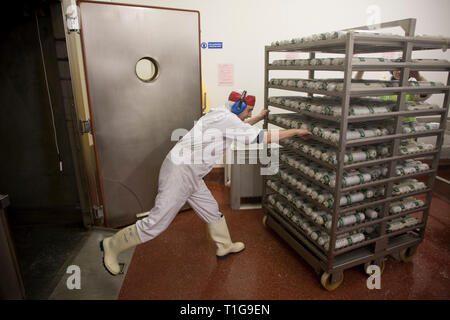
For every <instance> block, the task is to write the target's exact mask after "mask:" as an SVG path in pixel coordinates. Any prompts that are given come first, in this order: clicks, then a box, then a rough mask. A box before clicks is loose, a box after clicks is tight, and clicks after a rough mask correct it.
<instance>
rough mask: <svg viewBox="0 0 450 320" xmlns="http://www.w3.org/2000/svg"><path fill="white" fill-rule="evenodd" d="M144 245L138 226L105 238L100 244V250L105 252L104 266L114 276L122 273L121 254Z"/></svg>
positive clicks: (134, 225)
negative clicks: (141, 244) (119, 260)
mask: <svg viewBox="0 0 450 320" xmlns="http://www.w3.org/2000/svg"><path fill="white" fill-rule="evenodd" d="M140 243H142V242H141V239H140V238H139V235H138V232H137V229H136V224H133V225H131V226H128V227H126V228H123V229H121V230H119V231H118V232H117V233H116V234H115V235H113V236H112V237H109V238H105V239H103V240H102V241H101V242H100V249H101V250H102V251H103V265H104V266H105V268H106V270H107V271H108V272H109V273H110V274H112V275H113V276H115V275H118V274H119V273H120V272H121V268H120V265H119V262H118V257H119V254H120V253H121V252H122V251H125V250H127V249H130V248H132V247H134V246H137V245H138V244H140Z"/></svg>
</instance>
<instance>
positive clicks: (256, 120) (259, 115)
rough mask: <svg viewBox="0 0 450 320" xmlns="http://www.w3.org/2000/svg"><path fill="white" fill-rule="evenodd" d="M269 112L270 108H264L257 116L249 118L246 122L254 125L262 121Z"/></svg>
mask: <svg viewBox="0 0 450 320" xmlns="http://www.w3.org/2000/svg"><path fill="white" fill-rule="evenodd" d="M268 113H269V110H267V109H264V110H263V111H261V112H260V113H259V114H258V115H257V116H255V117H253V118H250V119H247V120H245V121H244V122H245V123H248V124H250V125H254V124H255V123H258V122H259V121H261V120H262V119H264V117H265V115H266V114H268Z"/></svg>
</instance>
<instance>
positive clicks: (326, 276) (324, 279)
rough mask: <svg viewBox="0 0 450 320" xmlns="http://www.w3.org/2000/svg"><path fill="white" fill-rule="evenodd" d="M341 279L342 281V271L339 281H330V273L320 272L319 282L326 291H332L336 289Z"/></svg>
mask: <svg viewBox="0 0 450 320" xmlns="http://www.w3.org/2000/svg"><path fill="white" fill-rule="evenodd" d="M343 281H344V274H343V273H341V278H340V279H339V281H337V282H335V283H331V273H328V272H324V273H323V274H322V276H321V277H320V283H321V284H322V286H323V287H324V288H325V289H327V290H328V291H333V290H335V289H337V287H339V286H340V285H341V283H342V282H343Z"/></svg>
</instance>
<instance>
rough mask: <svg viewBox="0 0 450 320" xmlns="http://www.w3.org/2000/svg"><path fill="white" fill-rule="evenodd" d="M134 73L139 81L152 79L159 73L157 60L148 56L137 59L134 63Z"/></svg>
mask: <svg viewBox="0 0 450 320" xmlns="http://www.w3.org/2000/svg"><path fill="white" fill-rule="evenodd" d="M136 75H137V77H138V78H139V79H140V80H141V81H144V82H151V81H154V80H155V79H156V78H157V77H158V75H159V65H158V62H157V61H156V60H155V59H153V58H150V57H144V58H141V59H139V61H138V62H137V63H136Z"/></svg>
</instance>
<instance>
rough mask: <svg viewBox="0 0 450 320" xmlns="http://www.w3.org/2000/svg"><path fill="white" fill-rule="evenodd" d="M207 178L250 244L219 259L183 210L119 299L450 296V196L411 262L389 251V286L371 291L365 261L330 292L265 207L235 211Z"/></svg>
mask: <svg viewBox="0 0 450 320" xmlns="http://www.w3.org/2000/svg"><path fill="white" fill-rule="evenodd" d="M207 184H208V187H209V188H210V189H211V192H212V193H213V195H214V197H215V198H216V200H217V201H218V203H219V206H220V209H221V212H222V213H223V214H224V215H225V217H226V219H227V223H228V226H229V229H230V233H231V237H232V239H233V240H234V241H243V242H244V243H245V244H246V249H245V250H244V251H243V252H241V253H240V254H236V255H230V256H229V257H227V258H226V259H223V260H218V259H217V258H216V257H215V248H214V246H213V243H212V242H211V241H210V239H209V238H208V236H207V233H206V225H205V223H204V222H203V221H202V220H201V219H200V218H199V217H198V216H197V215H196V214H195V213H194V212H193V211H192V210H189V211H185V212H182V213H180V214H179V215H178V216H177V217H176V218H175V219H174V221H173V222H172V224H171V225H170V226H169V228H168V229H167V230H166V231H165V232H163V233H162V234H161V235H160V236H158V237H157V238H155V239H154V240H152V241H149V242H147V243H145V244H142V245H139V246H138V247H137V248H136V250H135V253H134V256H133V259H132V262H131V264H130V266H129V269H128V273H127V275H126V278H125V280H124V283H123V286H122V289H121V292H120V295H119V299H160V300H179V299H186V300H203V299H208V300H216V299H217V300H219V299H224V300H241V299H248V300H264V299H266V300H300V299H390V300H395V299H450V202H448V200H445V199H442V198H439V197H437V196H435V197H434V198H433V202H432V205H431V213H430V216H429V218H428V224H427V230H426V234H425V239H424V241H423V242H422V244H421V245H420V246H419V248H418V251H417V255H416V256H415V258H414V259H413V261H412V262H411V263H404V262H401V261H397V260H395V259H393V258H391V257H388V259H387V261H386V263H385V264H386V267H385V270H384V272H383V275H382V277H381V289H379V290H376V289H374V290H369V289H367V287H366V280H367V277H368V276H367V275H366V274H365V273H364V271H363V266H357V267H354V268H352V269H347V270H346V271H345V272H344V282H343V283H342V284H341V286H340V287H339V288H337V289H336V290H335V291H332V292H328V291H326V290H325V289H323V288H322V286H321V284H320V279H319V276H318V275H317V274H316V273H315V272H314V271H313V269H312V267H311V266H309V265H308V264H307V263H306V262H305V261H304V260H303V259H302V258H301V257H300V256H299V255H298V254H297V253H296V252H295V251H294V250H293V249H291V248H290V247H289V245H288V244H286V243H285V242H284V241H283V240H282V239H281V238H280V237H279V236H278V235H277V234H276V233H274V232H273V231H272V230H270V229H267V228H265V227H264V226H263V224H262V217H263V213H262V210H241V211H234V210H231V209H230V204H229V189H228V188H227V187H225V186H223V185H222V184H221V183H220V182H218V181H209V182H207Z"/></svg>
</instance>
